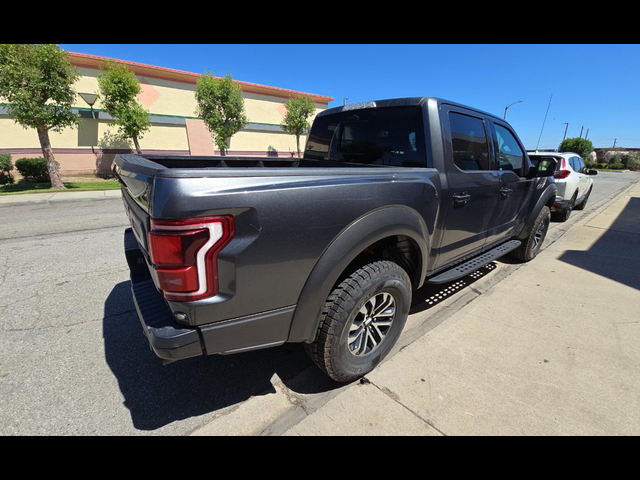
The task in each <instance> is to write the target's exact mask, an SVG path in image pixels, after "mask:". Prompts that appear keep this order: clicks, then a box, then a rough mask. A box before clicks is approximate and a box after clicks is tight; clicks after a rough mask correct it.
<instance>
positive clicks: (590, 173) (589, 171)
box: [587, 170, 598, 175]
mask: <svg viewBox="0 0 640 480" xmlns="http://www.w3.org/2000/svg"><path fill="white" fill-rule="evenodd" d="M597 174H598V170H587V175H597Z"/></svg>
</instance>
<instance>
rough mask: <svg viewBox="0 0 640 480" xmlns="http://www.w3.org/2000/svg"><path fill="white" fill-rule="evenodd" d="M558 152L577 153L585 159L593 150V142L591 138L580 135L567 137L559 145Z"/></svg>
mask: <svg viewBox="0 0 640 480" xmlns="http://www.w3.org/2000/svg"><path fill="white" fill-rule="evenodd" d="M558 152H573V153H577V154H578V155H580V156H581V157H582V158H583V159H585V158H587V157H588V156H589V154H590V153H591V152H593V143H591V140H586V139H584V138H580V137H574V138H565V139H564V140H563V141H562V143H561V144H560V146H559V147H558Z"/></svg>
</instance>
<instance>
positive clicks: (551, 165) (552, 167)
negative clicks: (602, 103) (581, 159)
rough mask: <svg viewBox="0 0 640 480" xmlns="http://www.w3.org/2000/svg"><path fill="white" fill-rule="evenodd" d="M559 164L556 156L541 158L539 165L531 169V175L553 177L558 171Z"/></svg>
mask: <svg viewBox="0 0 640 480" xmlns="http://www.w3.org/2000/svg"><path fill="white" fill-rule="evenodd" d="M557 164H558V162H557V160H556V159H555V158H551V157H547V158H541V159H540V161H539V162H538V165H537V167H534V168H532V169H531V174H530V175H529V176H531V177H551V176H552V175H553V174H554V173H555V172H556V165H557Z"/></svg>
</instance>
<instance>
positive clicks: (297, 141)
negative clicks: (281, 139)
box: [296, 135, 300, 158]
mask: <svg viewBox="0 0 640 480" xmlns="http://www.w3.org/2000/svg"><path fill="white" fill-rule="evenodd" d="M296 143H297V144H298V158H300V135H296Z"/></svg>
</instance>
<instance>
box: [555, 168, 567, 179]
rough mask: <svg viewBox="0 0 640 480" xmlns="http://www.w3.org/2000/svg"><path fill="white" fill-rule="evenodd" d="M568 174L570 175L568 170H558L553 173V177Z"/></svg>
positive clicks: (563, 176)
mask: <svg viewBox="0 0 640 480" xmlns="http://www.w3.org/2000/svg"><path fill="white" fill-rule="evenodd" d="M569 175H571V171H570V170H559V171H557V172H556V173H554V174H553V178H567V177H568V176H569Z"/></svg>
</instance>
